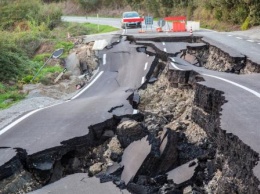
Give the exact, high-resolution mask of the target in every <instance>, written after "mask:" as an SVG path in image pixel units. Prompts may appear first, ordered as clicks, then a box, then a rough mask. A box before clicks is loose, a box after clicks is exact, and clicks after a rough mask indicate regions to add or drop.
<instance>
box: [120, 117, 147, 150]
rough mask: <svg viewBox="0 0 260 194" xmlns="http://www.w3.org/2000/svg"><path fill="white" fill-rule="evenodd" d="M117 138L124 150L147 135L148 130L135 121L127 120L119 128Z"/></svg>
mask: <svg viewBox="0 0 260 194" xmlns="http://www.w3.org/2000/svg"><path fill="white" fill-rule="evenodd" d="M116 131H117V137H118V140H119V142H120V143H121V145H122V147H123V148H126V147H127V146H128V145H129V144H130V143H132V142H133V141H136V140H139V139H141V138H142V137H144V136H145V135H146V129H145V128H144V126H143V125H142V124H141V123H138V122H137V121H135V120H126V121H123V122H121V123H120V124H119V125H118V126H117V129H116Z"/></svg>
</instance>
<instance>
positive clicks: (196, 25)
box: [186, 21, 200, 31]
mask: <svg viewBox="0 0 260 194" xmlns="http://www.w3.org/2000/svg"><path fill="white" fill-rule="evenodd" d="M186 29H187V31H190V29H192V31H196V30H200V22H194V21H187V24H186Z"/></svg>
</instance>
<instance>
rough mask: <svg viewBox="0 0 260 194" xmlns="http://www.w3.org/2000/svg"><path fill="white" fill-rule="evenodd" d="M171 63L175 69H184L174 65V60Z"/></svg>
mask: <svg viewBox="0 0 260 194" xmlns="http://www.w3.org/2000/svg"><path fill="white" fill-rule="evenodd" d="M172 60H174V59H172ZM171 65H172V66H173V67H174V68H175V69H177V70H181V71H183V70H184V69H181V68H179V67H177V65H175V63H174V62H171Z"/></svg>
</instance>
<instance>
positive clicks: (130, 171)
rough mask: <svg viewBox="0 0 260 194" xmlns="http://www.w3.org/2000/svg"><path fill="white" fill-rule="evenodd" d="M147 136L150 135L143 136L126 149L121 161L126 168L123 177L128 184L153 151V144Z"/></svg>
mask: <svg viewBox="0 0 260 194" xmlns="http://www.w3.org/2000/svg"><path fill="white" fill-rule="evenodd" d="M147 138H148V136H146V137H144V138H142V139H141V140H140V141H135V142H133V143H132V144H130V145H129V146H128V147H127V148H126V149H125V151H124V154H123V156H122V162H121V164H122V165H123V166H124V170H123V172H122V175H121V179H122V180H123V181H124V182H125V184H126V185H127V184H128V183H129V181H130V180H131V179H132V178H134V176H135V175H136V173H137V171H138V170H139V168H140V167H141V166H142V164H143V162H144V160H145V159H146V157H147V156H148V155H149V153H150V151H151V147H152V146H151V145H150V144H149V142H148V140H147ZM140 148H142V149H140Z"/></svg>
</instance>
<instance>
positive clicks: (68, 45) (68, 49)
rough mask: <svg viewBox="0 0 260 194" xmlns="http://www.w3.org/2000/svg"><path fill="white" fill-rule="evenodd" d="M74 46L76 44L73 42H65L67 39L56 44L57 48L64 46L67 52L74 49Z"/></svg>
mask: <svg viewBox="0 0 260 194" xmlns="http://www.w3.org/2000/svg"><path fill="white" fill-rule="evenodd" d="M73 47H74V44H73V43H72V42H65V41H60V42H58V43H56V45H55V49H60V48H63V49H64V53H65V54H66V53H68V52H69V51H70V49H72V48H73Z"/></svg>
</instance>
